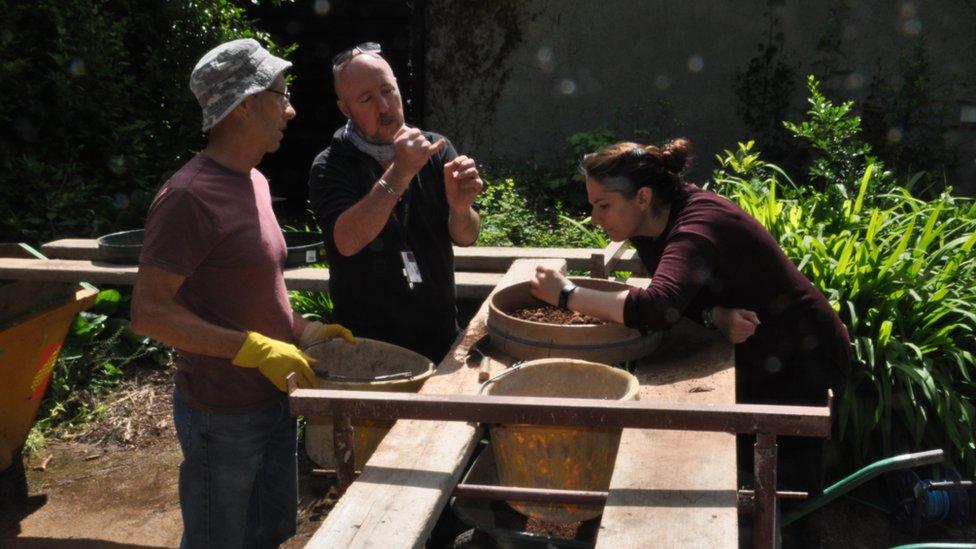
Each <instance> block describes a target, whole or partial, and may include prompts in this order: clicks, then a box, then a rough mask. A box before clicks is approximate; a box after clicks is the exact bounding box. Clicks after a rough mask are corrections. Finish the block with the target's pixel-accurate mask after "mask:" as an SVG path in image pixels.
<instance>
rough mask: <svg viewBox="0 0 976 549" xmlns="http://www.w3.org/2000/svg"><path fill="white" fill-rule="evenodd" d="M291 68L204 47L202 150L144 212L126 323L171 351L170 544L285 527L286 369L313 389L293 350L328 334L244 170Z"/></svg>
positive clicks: (270, 131)
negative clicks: (175, 520) (173, 515)
mask: <svg viewBox="0 0 976 549" xmlns="http://www.w3.org/2000/svg"><path fill="white" fill-rule="evenodd" d="M290 66H291V63H289V62H288V61H285V60H284V59H280V58H278V57H275V56H274V55H272V54H271V53H269V52H268V51H267V50H266V49H264V48H262V47H261V45H260V44H258V43H257V42H256V41H254V40H251V39H243V40H234V41H232V42H227V43H225V44H221V45H220V46H218V47H216V48H214V49H213V50H211V51H209V52H208V53H207V54H206V55H204V56H203V58H201V59H200V61H199V62H198V63H197V65H196V67H195V68H194V69H193V72H192V74H191V76H190V89H191V90H192V91H193V94H194V95H195V96H196V98H197V101H198V102H199V103H200V106H201V107H202V109H203V130H204V131H207V132H209V134H208V139H207V146H206V148H204V149H203V151H201V152H200V153H199V154H197V155H196V156H195V157H194V158H192V159H191V160H190V161H189V162H187V163H186V164H185V165H184V166H183V167H182V168H180V170H179V171H177V172H176V173H175V174H174V175H173V176H172V177H171V178H170V179H169V180H168V181H167V182H166V183H165V184H164V185H163V186H162V188H161V189H160V190H159V192H158V193H157V195H156V197H155V199H154V200H153V203H152V205H151V206H150V209H149V215H148V217H147V219H146V233H145V239H144V243H143V246H142V253H141V255H140V258H139V274H138V277H137V279H136V284H135V288H134V290H133V296H132V309H131V312H132V329H133V330H134V331H135V332H137V333H140V334H144V335H147V336H149V337H152V338H155V339H157V340H160V341H162V342H163V343H165V344H167V345H170V346H172V347H174V348H175V349H176V358H175V360H174V362H175V363H176V376H175V382H176V387H175V388H174V391H173V419H174V424H175V426H176V433H177V437H178V438H179V442H180V448H181V449H182V451H183V462H182V463H181V465H180V473H179V493H180V507H181V510H182V515H183V527H184V529H183V539H182V542H181V547H210V546H214V547H242V546H248V547H250V546H254V547H274V546H277V545H279V544H280V543H282V542H283V541H285V540H286V539H288V538H289V537H291V536H292V535H294V533H295V522H296V515H297V502H298V487H297V474H296V470H297V468H296V426H295V419H294V418H292V417H291V414H290V413H289V410H288V399H287V396H286V394H285V392H284V391H285V389H286V385H285V377H286V376H287V375H289V374H291V373H296V374H297V378H298V383H299V385H300V386H302V387H310V386H318V383H317V380H316V379H315V374H314V373H313V372H312V369H311V366H312V365H313V364H314V363H315V360H314V359H312V358H311V357H309V356H307V355H305V354H304V353H302V352H301V351H300V350H299V349H298V347H296V344H300V343H304V342H307V341H310V340H318V339H323V338H329V337H335V336H339V337H342V338H343V339H346V340H348V341H350V342H355V340H354V339H353V337H352V334H351V333H350V332H349V331H348V330H346V329H345V328H343V327H342V326H339V325H335V324H333V325H323V324H322V323H320V322H308V321H306V320H304V319H303V318H302V317H301V316H299V315H297V314H295V313H294V311H293V310H292V308H291V305H290V304H289V302H288V294H287V291H286V289H285V283H284V277H283V275H282V270H283V268H284V263H285V256H286V254H287V252H286V247H285V242H284V239H283V237H282V233H281V229H280V227H279V226H278V221H277V219H276V218H275V214H274V212H273V211H272V209H271V195H270V191H269V189H268V181H267V179H265V177H264V176H263V175H262V174H261V172H259V171H258V170H256V169H255V166H257V164H258V163H259V162H260V161H261V158H262V157H263V156H264V155H265V154H266V153H269V152H273V151H275V150H277V149H278V146H279V143H280V141H281V139H282V137H283V135H284V134H283V132H284V129H285V127H286V126H287V124H288V121H289V120H291V119H292V118H294V117H295V109H294V108H293V107H292V106H291V103H290V101H289V95H288V89H287V87H286V85H285V78H284V71H285V70H286V69H287V68H288V67H290Z"/></svg>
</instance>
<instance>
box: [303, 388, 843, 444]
mask: <svg viewBox="0 0 976 549" xmlns="http://www.w3.org/2000/svg"><path fill="white" fill-rule="evenodd" d="M289 400H290V406H291V411H292V413H293V414H301V415H305V416H324V415H333V416H336V415H339V414H348V415H350V416H353V417H357V418H366V419H385V420H397V419H422V420H434V421H473V422H485V423H508V424H526V425H559V426H574V427H612V428H636V429H672V430H682V431H718V432H726V433H759V432H763V433H767V434H771V435H774V436H775V435H791V436H811V437H825V436H827V435H828V434H829V433H830V409H829V408H827V407H816V406H773V405H756V404H693V403H682V402H666V403H665V402H654V401H626V402H623V401H606V400H596V399H576V398H540V397H506V396H483V395H425V394H411V393H391V392H372V391H337V390H330V389H297V390H295V391H292V392H291V393H290V395H289Z"/></svg>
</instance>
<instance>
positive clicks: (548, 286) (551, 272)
mask: <svg viewBox="0 0 976 549" xmlns="http://www.w3.org/2000/svg"><path fill="white" fill-rule="evenodd" d="M568 282H569V279H568V278H566V277H565V276H563V274H562V273H560V272H559V271H557V270H556V269H551V268H549V267H543V266H541V265H540V266H538V267H536V268H535V276H534V277H532V278H530V279H529V288H530V292H531V293H532V295H533V296H535V297H536V298H538V299H541V300H542V301H545V302H546V303H548V304H550V305H556V304H558V303H559V292H560V291H561V290H562V289H563V286H565V285H566V283H568Z"/></svg>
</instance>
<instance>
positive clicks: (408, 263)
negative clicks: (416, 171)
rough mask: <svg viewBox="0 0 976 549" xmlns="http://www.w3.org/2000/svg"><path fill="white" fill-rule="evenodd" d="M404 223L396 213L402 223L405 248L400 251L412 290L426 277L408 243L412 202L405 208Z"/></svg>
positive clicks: (395, 217) (394, 216)
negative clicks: (421, 273) (408, 226)
mask: <svg viewBox="0 0 976 549" xmlns="http://www.w3.org/2000/svg"><path fill="white" fill-rule="evenodd" d="M404 210H405V211H404V214H403V223H402V224H401V223H400V219H399V217H398V216H397V215H396V213H394V215H393V218H394V220H396V222H397V225H400V234H401V236H402V237H403V246H404V249H403V250H402V251H401V252H400V259H401V260H402V261H403V276H404V277H406V279H407V285H409V286H410V289H411V290H412V289H413V287H414V284H420V283H422V282H423V281H424V277H422V276H421V275H420V266H419V265H418V264H417V258H416V257H414V255H413V251H412V250H411V249H410V245H409V244H408V243H407V223H409V222H410V204H409V203H407V204H406V207H405V208H404Z"/></svg>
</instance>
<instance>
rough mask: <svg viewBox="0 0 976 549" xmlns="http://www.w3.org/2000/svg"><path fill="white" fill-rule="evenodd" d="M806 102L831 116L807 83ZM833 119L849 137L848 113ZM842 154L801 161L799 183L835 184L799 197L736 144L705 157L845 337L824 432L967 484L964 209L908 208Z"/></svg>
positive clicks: (973, 419)
mask: <svg viewBox="0 0 976 549" xmlns="http://www.w3.org/2000/svg"><path fill="white" fill-rule="evenodd" d="M811 104H812V106H811V117H814V116H816V115H817V113H821V114H822V113H825V112H829V111H830V109H832V108H838V107H837V106H836V105H833V104H832V103H831V102H830V101H829V100H827V99H826V98H825V97H823V96H822V95H820V93H819V89H818V87H817V84H816V82H815V81H812V83H811ZM842 119H843V121H844V124H845V125H846V127H847V128H848V129H850V130H852V131H853V132H854V133H855V134H856V132H858V131H859V123H860V121H859V120H858V119H857V117H856V116H853V115H852V114H850V112H849V109H844V113H843V117H842ZM833 120H835V121H836V118H833ZM852 120H853V122H855V123H852V122H851V121H852ZM799 127H800V126H799V125H796V126H792V127H791V129H794V130H796V129H798V128H799ZM806 129H807V130H811V129H812V126H811V125H810V124H807V126H806ZM794 133H796V134H797V135H798V137H801V138H805V137H808V136H807V135H804V134H803V132H801V131H794ZM855 136H856V135H855ZM835 144H836V143H835ZM841 145H843V144H841ZM814 148H815V149H816V146H815V147H814ZM850 150H854V151H856V152H857V154H856V155H854V157H853V158H851V157H841V158H838V157H832V158H827V160H826V161H824V162H821V161H820V160H824V157H821V158H819V159H818V161H817V162H815V163H814V165H813V166H814V168H813V171H815V172H816V173H812V174H811V176H814V177H823V175H824V174H834V175H835V176H836V177H838V179H836V180H835V181H834V182H833V184H832V187H833V188H830V187H831V186H828V188H826V189H825V190H824V191H822V192H812V191H811V190H810V189H809V188H804V187H798V186H797V185H795V184H794V183H793V181H791V180H790V179H789V178H788V177H787V176H786V174H784V173H783V172H782V170H780V169H779V168H777V167H775V166H773V165H771V164H768V163H765V162H763V161H762V160H761V158H760V157H759V155H758V154H757V153H756V152H755V151H753V150H752V144H751V143H743V144H740V145H739V148H738V150H737V151H735V152H729V151H726V154H725V155H723V156H722V157H720V158H719V161H720V164H721V168H720V169H719V170H718V171H716V173H715V174H714V178H713V180H714V187H715V190H716V191H717V192H719V193H720V194H723V195H725V196H727V197H729V198H731V199H733V200H735V201H736V202H737V203H738V204H739V205H740V206H741V207H742V208H743V209H745V210H746V211H748V212H749V213H750V214H752V215H753V216H755V217H756V218H757V219H758V220H759V221H760V222H762V223H763V224H764V225H765V226H766V228H767V229H769V231H770V232H771V233H772V234H773V235H774V236H775V237H776V238H777V240H778V241H779V242H780V245H781V246H782V247H783V249H784V250H785V251H786V253H787V255H788V256H789V257H790V258H791V259H792V260H793V261H794V262H795V263H796V264H797V265H798V266H799V268H800V269H801V270H802V271H803V273H804V274H805V275H806V276H807V277H808V278H809V279H810V280H811V281H812V282H813V283H814V284H815V285H817V287H819V288H821V289H822V290H823V291H824V293H825V295H826V296H827V297H828V299H829V300H830V302H831V304H832V305H833V307H834V309H835V310H836V311H837V312H838V313H839V315H840V317H841V319H842V320H843V321H844V323H845V324H846V325H847V328H848V331H849V332H850V335H851V342H852V346H853V349H852V351H853V360H854V368H853V371H852V375H851V378H850V380H849V386H848V391H847V392H846V394H845V398H844V400H843V402H842V403H840V407H839V414H838V418H837V421H838V424H837V427H838V430H839V435H840V437H841V440H842V441H844V442H845V444H846V447H847V448H848V449H849V450H850V452H851V453H852V454H853V456H854V457H856V458H858V459H866V458H869V457H876V456H886V455H891V454H892V453H896V452H900V451H905V450H909V449H917V448H943V449H944V450H946V453H947V454H948V455H950V456H951V457H952V459H953V460H954V461H955V462H956V463H957V464H958V465H960V466H962V467H964V468H965V470H966V471H968V472H969V473H970V474H973V473H976V443H974V440H973V438H974V433H976V410H974V407H973V399H974V398H976V385H974V383H973V374H974V371H976V358H974V356H976V256H974V253H973V247H974V246H976V203H974V202H973V201H972V200H969V199H965V198H960V197H955V196H952V195H951V194H950V192H949V191H946V192H943V193H942V194H940V195H938V196H936V197H935V198H934V199H932V200H928V201H923V200H920V199H918V198H915V197H913V196H912V194H911V193H910V192H909V190H908V189H907V188H906V187H902V186H899V185H897V184H895V183H894V178H893V176H892V174H890V173H887V172H885V171H884V165H883V164H882V163H880V162H879V161H877V160H876V159H874V158H871V156H870V151H869V150H867V151H865V150H863V149H861V148H859V147H853V148H850ZM858 161H859V162H860V164H857V162H858ZM832 162H836V163H839V164H840V166H839V167H838V166H835V165H833V164H832ZM855 168H856V169H855ZM845 172H846V173H847V175H846V176H844V175H843V174H844V173H845ZM910 179H911V178H909V180H910Z"/></svg>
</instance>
